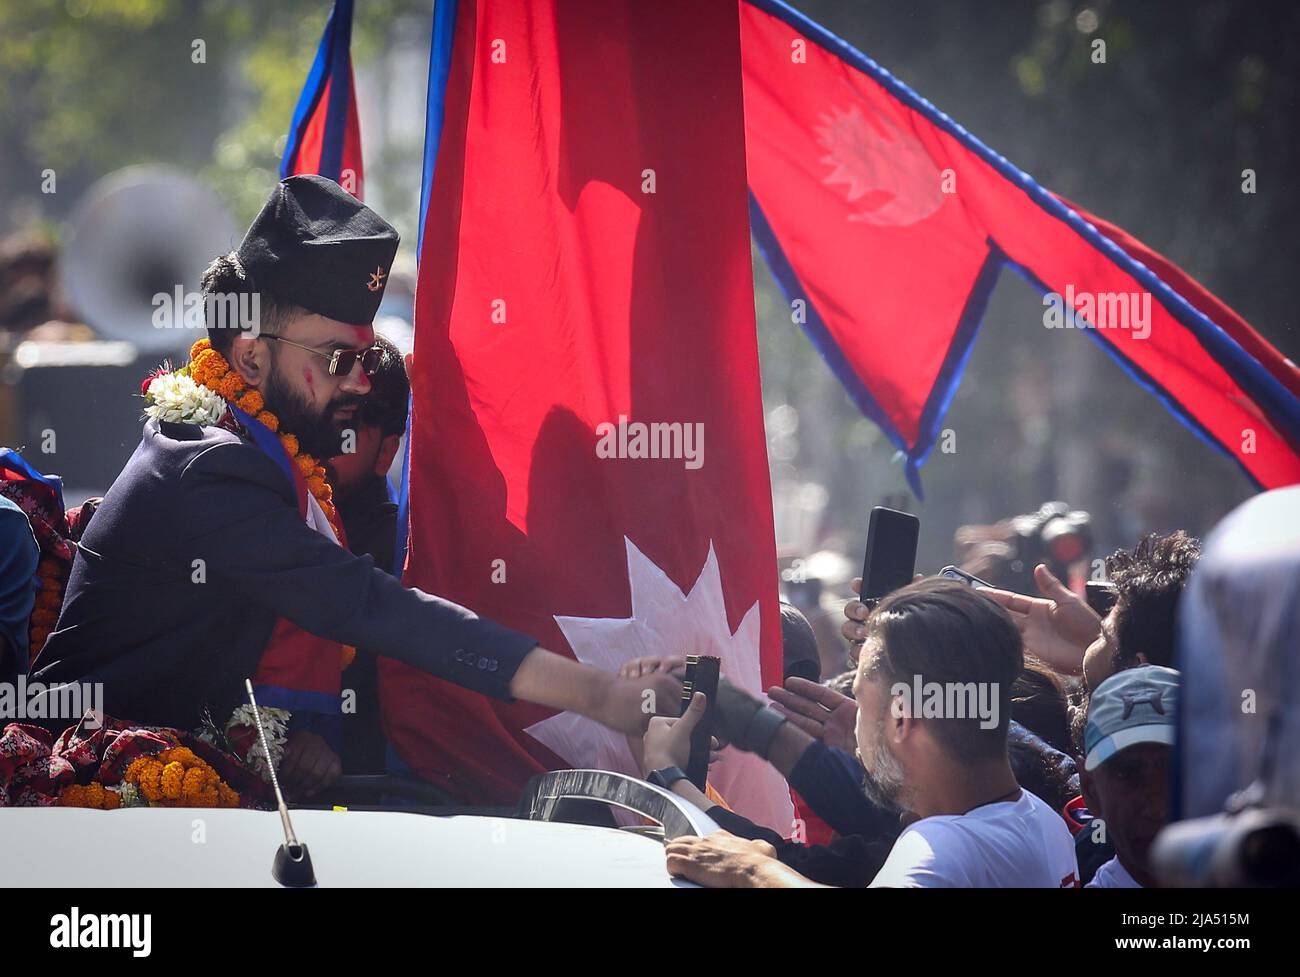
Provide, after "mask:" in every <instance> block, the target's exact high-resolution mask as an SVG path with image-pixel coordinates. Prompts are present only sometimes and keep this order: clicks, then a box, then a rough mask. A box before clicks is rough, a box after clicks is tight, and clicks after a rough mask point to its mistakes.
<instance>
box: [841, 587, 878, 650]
mask: <svg viewBox="0 0 1300 977" xmlns="http://www.w3.org/2000/svg"><path fill="white" fill-rule="evenodd" d="M849 586H850V587H852V588H853V592H854V593H855V594H860V593H862V578H861V577H854V578H853V582H852V583H851V584H849ZM870 615H871V608H869V607H868V606H867V605H866V604H864V603H862V601H860V600H851V601H849V602H848V603H847V604H845V605H844V616H845V617H846V618H848V620H847V621H845V622H844V623H843V624H841V625H840V634H842V635H844V640H845V641H852V642H853V643H854V644H857V643H858V642H860V641H866V640H867V626H866V625H865V624H863V623H862V622H863V621H865V620H866V619H867V618H868V617H869V616H870Z"/></svg>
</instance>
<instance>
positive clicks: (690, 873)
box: [664, 831, 822, 889]
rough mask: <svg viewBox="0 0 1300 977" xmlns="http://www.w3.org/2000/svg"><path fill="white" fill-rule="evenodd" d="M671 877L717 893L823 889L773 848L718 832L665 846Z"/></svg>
mask: <svg viewBox="0 0 1300 977" xmlns="http://www.w3.org/2000/svg"><path fill="white" fill-rule="evenodd" d="M664 852H665V853H666V855H667V864H668V874H669V875H674V876H677V877H678V878H683V879H686V880H688V881H690V882H694V883H696V884H697V885H703V886H708V887H710V888H715V889H795V888H822V886H819V885H818V884H817V883H816V882H814V881H812V880H811V879H809V878H806V877H804V876H802V875H800V874H799V873H798V872H796V871H795V870H794V869H792V868H791V867H790V866H788V865H786V864H784V863H783V862H781V861H779V860H778V859H777V857H776V852H775V850H774V849H773V848H772V846H771V845H769V844H767V843H766V842H763V841H750V840H748V839H746V838H737V837H736V836H735V835H732V834H728V833H727V832H725V831H719V832H716V833H715V834H711V835H709V836H708V837H707V838H696V837H692V836H685V837H681V838H674V839H673V840H672V841H670V842H668V843H667V844H666V845H664Z"/></svg>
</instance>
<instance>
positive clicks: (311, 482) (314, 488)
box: [307, 475, 325, 499]
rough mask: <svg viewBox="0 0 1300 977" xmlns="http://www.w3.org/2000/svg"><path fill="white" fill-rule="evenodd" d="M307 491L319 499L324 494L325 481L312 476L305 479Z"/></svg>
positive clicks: (317, 476)
mask: <svg viewBox="0 0 1300 977" xmlns="http://www.w3.org/2000/svg"><path fill="white" fill-rule="evenodd" d="M307 489H308V490H309V491H310V492H311V494H312V495H314V496H316V498H317V499H319V498H320V497H321V496H322V495H323V494H324V493H325V479H323V478H321V477H320V476H319V475H312V476H311V477H310V478H308V479H307Z"/></svg>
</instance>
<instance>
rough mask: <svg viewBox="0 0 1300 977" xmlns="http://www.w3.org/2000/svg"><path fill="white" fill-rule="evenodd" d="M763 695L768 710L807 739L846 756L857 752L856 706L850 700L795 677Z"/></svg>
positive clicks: (824, 687)
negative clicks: (766, 696) (800, 730)
mask: <svg viewBox="0 0 1300 977" xmlns="http://www.w3.org/2000/svg"><path fill="white" fill-rule="evenodd" d="M767 694H768V696H769V697H770V698H771V700H772V708H773V709H775V710H776V711H777V712H779V713H781V715H783V716H785V718H786V719H788V720H790V722H791V723H793V724H794V725H795V726H798V727H799V728H800V729H802V730H803V731H804V732H805V733H807V734H808V735H809V736H811V737H813V738H814V739H819V740H821V741H822V742H823V743H825V744H826V745H827V746H830V747H833V748H835V749H837V750H844V751H845V752H846V753H852V752H853V751H854V750H855V749H856V748H857V733H856V731H855V727H856V726H857V722H858V704H857V702H855V701H854V700H853V699H852V698H851V697H850V696H847V695H844V694H842V693H840V692H836V691H835V690H834V689H830V688H827V687H826V686H824V685H821V684H820V683H818V682H809V681H808V680H807V679H805V678H799V677H798V676H791V677H790V678H788V679H786V680H785V688H782V687H781V686H779V685H774V686H772V688H770V689H768V690H767Z"/></svg>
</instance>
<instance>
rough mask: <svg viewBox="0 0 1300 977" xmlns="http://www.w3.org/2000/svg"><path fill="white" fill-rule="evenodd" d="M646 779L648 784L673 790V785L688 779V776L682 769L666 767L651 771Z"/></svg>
mask: <svg viewBox="0 0 1300 977" xmlns="http://www.w3.org/2000/svg"><path fill="white" fill-rule="evenodd" d="M645 779H646V782H647V783H651V784H654V785H655V786H656V787H662V788H663V789H664V790H672V789H673V784H675V783H677V781H679V780H685V779H686V774H685V773H684V772H683V771H682V768H681V767H664V768H663V769H662V770H651V771H650V773H649V774H648V775H647V776H646V778H645Z"/></svg>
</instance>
